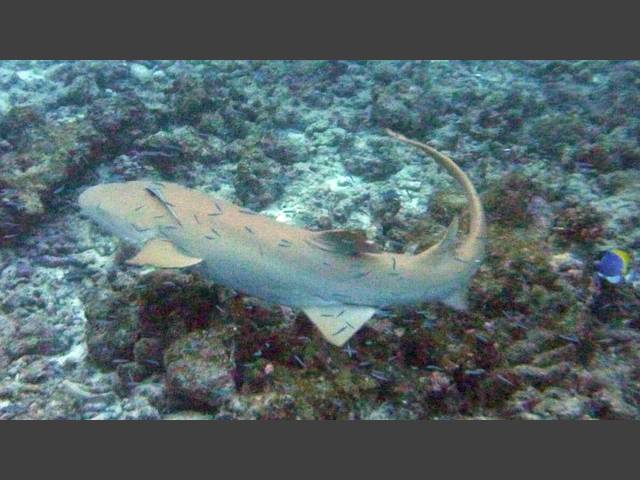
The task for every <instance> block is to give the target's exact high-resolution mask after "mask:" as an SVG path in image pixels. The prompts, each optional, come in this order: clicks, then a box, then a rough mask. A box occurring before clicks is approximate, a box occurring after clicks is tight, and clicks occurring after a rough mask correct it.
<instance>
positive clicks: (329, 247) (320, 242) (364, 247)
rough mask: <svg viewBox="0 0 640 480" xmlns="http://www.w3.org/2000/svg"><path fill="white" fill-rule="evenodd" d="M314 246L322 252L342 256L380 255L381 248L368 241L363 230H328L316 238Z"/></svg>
mask: <svg viewBox="0 0 640 480" xmlns="http://www.w3.org/2000/svg"><path fill="white" fill-rule="evenodd" d="M314 244H315V245H316V246H318V248H321V249H322V250H325V251H328V252H331V253H338V254H342V255H360V254H362V253H379V252H380V247H378V246H377V245H376V244H375V243H373V242H370V241H369V240H367V236H366V234H365V233H364V232H363V231H362V230H327V231H325V232H319V233H317V234H316V235H315V237H314Z"/></svg>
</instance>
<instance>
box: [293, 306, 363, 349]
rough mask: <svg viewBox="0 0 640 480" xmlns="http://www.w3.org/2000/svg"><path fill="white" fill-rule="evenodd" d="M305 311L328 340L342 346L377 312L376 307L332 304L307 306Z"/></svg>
mask: <svg viewBox="0 0 640 480" xmlns="http://www.w3.org/2000/svg"><path fill="white" fill-rule="evenodd" d="M304 313H306V314H307V316H308V317H309V319H310V320H311V321H312V322H313V323H314V324H315V325H316V326H317V327H318V329H319V330H320V332H321V333H322V336H324V338H326V339H327V341H328V342H330V343H332V344H334V345H336V346H338V347H341V346H342V345H344V344H345V343H346V342H347V340H349V339H350V338H351V337H352V336H353V335H354V334H355V333H356V332H357V331H358V330H359V329H360V327H362V325H364V324H365V323H366V322H367V320H369V319H370V318H371V317H372V316H373V314H374V313H376V309H375V308H373V307H365V306H360V305H330V306H323V307H306V308H305V309H304Z"/></svg>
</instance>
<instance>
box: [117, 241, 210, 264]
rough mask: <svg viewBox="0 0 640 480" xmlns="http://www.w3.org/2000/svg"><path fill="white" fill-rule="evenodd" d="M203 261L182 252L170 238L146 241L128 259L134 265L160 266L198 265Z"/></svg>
mask: <svg viewBox="0 0 640 480" xmlns="http://www.w3.org/2000/svg"><path fill="white" fill-rule="evenodd" d="M201 261H202V259H201V258H194V257H190V256H188V255H185V254H184V253H181V252H180V251H179V250H178V249H177V248H176V246H175V245H174V244H173V243H171V242H170V241H168V240H160V239H157V238H156V239H153V240H149V241H148V242H147V243H145V245H144V247H143V248H142V250H140V251H139V252H138V254H137V255H135V256H134V257H133V258H130V259H129V260H127V263H129V264H132V265H152V266H154V267H160V268H182V267H189V266H191V265H196V264H197V263H200V262H201Z"/></svg>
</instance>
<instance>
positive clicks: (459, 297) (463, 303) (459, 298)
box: [442, 288, 469, 311]
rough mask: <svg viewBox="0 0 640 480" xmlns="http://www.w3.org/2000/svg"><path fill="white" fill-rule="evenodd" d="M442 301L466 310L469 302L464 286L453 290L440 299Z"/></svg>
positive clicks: (455, 307) (457, 308)
mask: <svg viewBox="0 0 640 480" xmlns="http://www.w3.org/2000/svg"><path fill="white" fill-rule="evenodd" d="M442 303H444V304H445V305H449V306H450V307H451V308H453V309H455V310H458V311H462V310H467V308H469V304H468V303H469V302H468V301H467V290H466V288H459V289H458V290H455V291H454V292H453V293H452V294H451V295H449V296H448V297H447V298H445V299H444V300H442Z"/></svg>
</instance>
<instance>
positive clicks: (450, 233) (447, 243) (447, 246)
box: [434, 215, 460, 254]
mask: <svg viewBox="0 0 640 480" xmlns="http://www.w3.org/2000/svg"><path fill="white" fill-rule="evenodd" d="M459 224H460V219H459V217H458V216H457V215H456V216H455V217H453V220H451V223H450V224H449V226H448V227H447V231H446V232H445V234H444V237H443V238H442V240H440V241H439V242H438V243H437V244H436V245H435V246H434V250H435V251H437V252H438V254H443V253H446V252H450V251H451V250H453V249H454V248H455V246H456V240H457V239H458V225H459Z"/></svg>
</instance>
